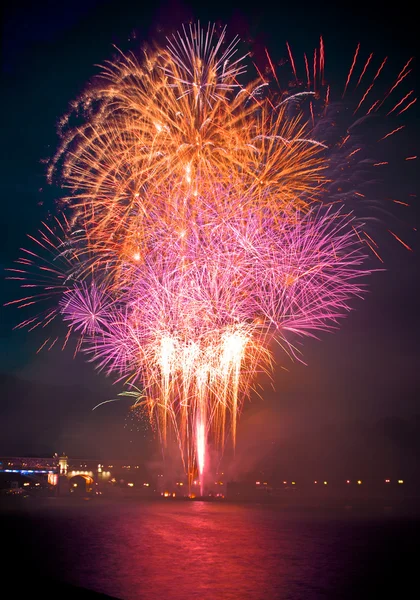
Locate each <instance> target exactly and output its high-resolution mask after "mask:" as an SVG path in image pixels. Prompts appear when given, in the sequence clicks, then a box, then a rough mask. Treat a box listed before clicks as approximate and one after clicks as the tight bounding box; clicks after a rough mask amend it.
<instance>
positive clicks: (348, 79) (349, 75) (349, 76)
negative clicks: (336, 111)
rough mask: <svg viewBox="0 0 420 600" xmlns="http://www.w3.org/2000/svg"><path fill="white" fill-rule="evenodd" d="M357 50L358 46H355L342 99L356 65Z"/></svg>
mask: <svg viewBox="0 0 420 600" xmlns="http://www.w3.org/2000/svg"><path fill="white" fill-rule="evenodd" d="M359 50H360V44H357V48H356V52H355V53H354V57H353V62H352V65H351V67H350V71H349V74H348V76H347V80H346V85H345V86H344V91H343V95H342V98H344V96H345V95H346V91H347V87H348V85H349V83H350V79H351V76H352V74H353V70H354V67H355V65H356V61H357V55H358V54H359Z"/></svg>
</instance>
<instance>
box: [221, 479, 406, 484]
mask: <svg viewBox="0 0 420 600" xmlns="http://www.w3.org/2000/svg"><path fill="white" fill-rule="evenodd" d="M384 482H385V483H391V480H390V479H385V480H384ZM219 483H220V482H219ZM290 483H291V484H292V485H296V481H291V482H290ZM318 483H319V482H318V481H314V484H318ZM322 483H323V484H324V485H328V481H323V482H322ZM346 483H347V484H350V483H351V481H350V479H346ZM356 483H357V485H362V483H363V482H362V480H361V479H358V480H357V482H356ZM397 483H399V484H402V483H404V480H403V479H398V480H397ZM255 484H256V485H261V481H256V482H255ZM262 485H268V484H267V482H266V481H264V482H263V484H262ZM283 485H287V481H283Z"/></svg>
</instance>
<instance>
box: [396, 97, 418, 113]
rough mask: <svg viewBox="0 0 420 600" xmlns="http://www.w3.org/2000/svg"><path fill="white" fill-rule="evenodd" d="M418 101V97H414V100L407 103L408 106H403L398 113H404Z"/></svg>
mask: <svg viewBox="0 0 420 600" xmlns="http://www.w3.org/2000/svg"><path fill="white" fill-rule="evenodd" d="M416 102H417V98H414V100H412V101H411V102H410V103H409V104H407V106H406V107H405V108H403V109H402V110H400V112H399V113H397V114H398V115H402V114H403V113H404V112H405V111H406V110H408V109H409V108H410V107H411V106H413V104H415V103H416Z"/></svg>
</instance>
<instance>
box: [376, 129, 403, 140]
mask: <svg viewBox="0 0 420 600" xmlns="http://www.w3.org/2000/svg"><path fill="white" fill-rule="evenodd" d="M404 127H405V125H400V127H397V128H396V129H393V130H392V131H390V132H389V133H387V134H386V135H384V137H382V138H381V139H380V140H378V141H379V142H381V141H382V140H386V139H387V138H389V137H391V135H394V133H397V131H401V129H404Z"/></svg>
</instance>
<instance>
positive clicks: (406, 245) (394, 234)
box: [388, 229, 413, 252]
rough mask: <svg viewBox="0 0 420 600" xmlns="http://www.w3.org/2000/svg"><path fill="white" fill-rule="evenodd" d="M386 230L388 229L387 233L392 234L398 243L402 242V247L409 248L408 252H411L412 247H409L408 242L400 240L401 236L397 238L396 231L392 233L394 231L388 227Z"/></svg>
mask: <svg viewBox="0 0 420 600" xmlns="http://www.w3.org/2000/svg"><path fill="white" fill-rule="evenodd" d="M388 231H389V233H390V234H391V235H393V236H394V238H395V239H396V240H397V241H398V242H400V244H402V245H403V246H404V248H406V249H407V250H410V252H413V249H412V248H410V246H409V245H408V244H406V243H405V242H403V241H402V239H401V238H399V237H398V235H397V234H396V233H394V232H393V231H391V230H390V229H388Z"/></svg>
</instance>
